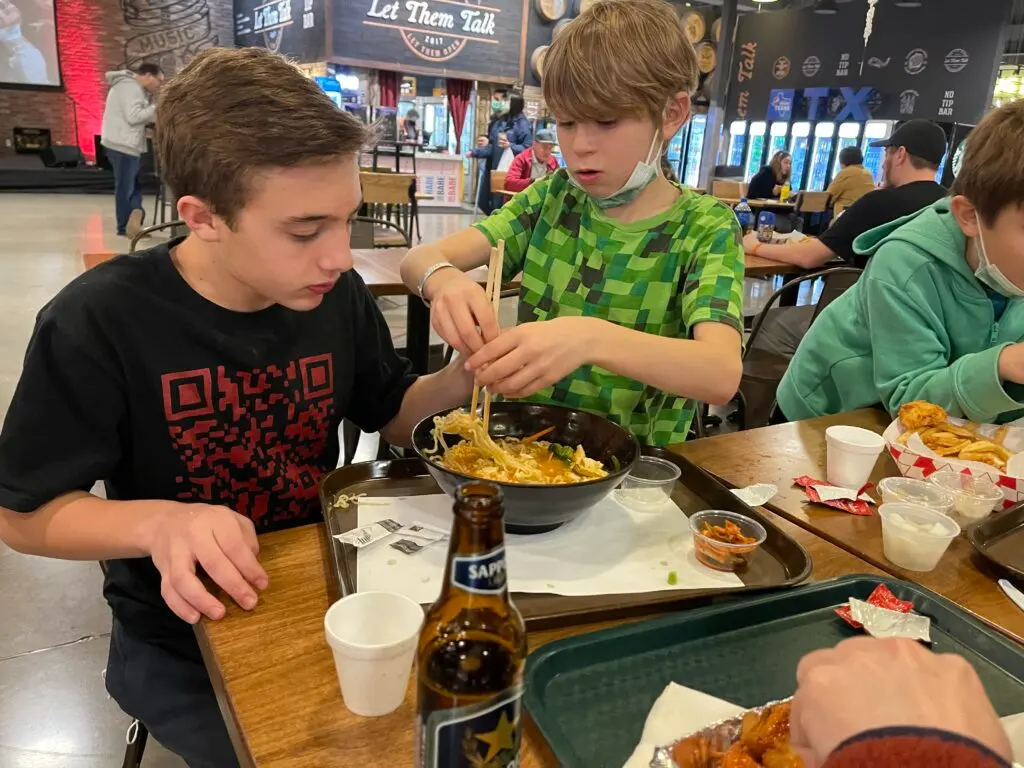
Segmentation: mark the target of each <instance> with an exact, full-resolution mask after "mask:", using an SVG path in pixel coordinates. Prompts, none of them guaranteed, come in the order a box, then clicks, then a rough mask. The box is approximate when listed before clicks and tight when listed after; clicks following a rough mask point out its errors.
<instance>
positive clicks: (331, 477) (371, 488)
mask: <svg viewBox="0 0 1024 768" xmlns="http://www.w3.org/2000/svg"><path fill="white" fill-rule="evenodd" d="M644 453H645V454H648V455H655V456H658V457H659V458H663V459H667V460H668V461H671V462H672V463H673V464H675V465H677V466H678V467H679V469H680V470H681V472H682V474H681V476H680V478H679V482H678V483H676V487H675V490H674V492H673V493H672V500H673V501H675V502H676V504H678V505H679V508H680V509H682V510H683V511H684V512H685V513H686V514H687V516H689V515H691V514H693V513H695V512H699V511H701V510H705V509H723V510H729V511H732V512H739V513H741V514H744V515H749V516H750V517H753V518H754V519H756V520H757V521H758V522H760V523H761V524H762V525H763V526H764V527H765V529H766V530H767V532H768V538H767V540H766V541H765V543H764V544H763V545H762V546H761V548H760V549H759V550H758V551H757V552H756V553H755V556H754V558H753V560H752V562H751V565H750V568H749V569H748V570H747V572H746V573H744V574H740V578H741V579H742V580H743V582H744V584H745V586H743V587H740V588H737V589H711V590H709V589H679V590H669V591H663V592H653V593H642V594H628V595H592V596H588V597H563V596H562V595H538V594H521V593H520V594H516V595H515V603H516V607H518V608H519V612H520V613H521V614H522V616H523V619H524V620H525V622H526V625H527V627H528V628H529V629H531V630H535V629H551V628H554V627H560V626H566V625H570V624H579V623H581V622H591V621H607V620H610V619H615V618H621V617H625V616H631V615H633V616H635V615H646V614H651V613H655V612H662V611H671V610H675V609H677V608H680V607H683V606H687V607H691V606H693V605H708V604H711V603H713V602H716V601H717V600H718V599H719V598H722V597H728V596H730V595H735V594H749V593H753V592H758V591H763V590H766V589H772V588H778V587H792V586H795V585H797V584H800V583H801V582H803V581H805V580H806V579H807V577H808V576H810V574H811V557H810V555H809V554H808V553H807V551H806V550H804V548H803V547H801V546H800V545H799V544H797V543H796V542H795V541H793V539H791V538H790V537H789V536H787V535H786V534H784V533H783V532H782V531H780V530H779V529H778V528H776V527H775V526H774V525H772V523H771V522H770V521H768V520H767V519H765V518H764V517H763V516H762V515H761V514H759V513H758V512H757V510H754V509H751V508H750V507H748V506H747V505H746V504H744V503H743V502H742V501H740V500H739V499H737V498H736V497H735V496H734V495H733V494H732V493H730V492H729V490H728V489H727V488H726V487H725V486H724V485H722V483H720V482H719V481H718V480H716V479H715V478H713V477H712V476H711V475H709V474H708V473H707V472H705V471H704V470H702V469H700V468H699V467H698V466H696V465H695V464H693V463H692V462H690V461H689V460H688V459H685V458H683V457H682V456H678V455H676V454H674V453H669V452H668V451H662V450H651V449H645V450H644ZM440 492H441V491H440V489H439V488H438V486H437V484H436V483H435V482H434V480H433V478H431V477H430V475H429V474H428V473H427V469H426V467H425V466H424V465H423V462H421V461H420V460H419V459H399V460H395V461H372V462H366V463H363V464H352V465H350V466H348V467H341V468H339V469H335V470H333V471H331V472H328V473H327V474H325V475H324V476H323V477H322V478H321V480H320V504H321V507H322V509H323V513H324V521H325V523H326V524H327V533H328V534H329V535H328V537H327V546H328V548H329V550H330V553H329V555H330V561H331V565H332V568H333V571H334V576H335V584H334V587H335V588H336V590H337V592H336V596H339V597H343V596H345V595H349V594H352V593H353V592H355V591H356V552H357V550H356V549H355V547H352V546H351V545H349V544H342V543H341V542H339V541H338V540H337V539H335V538H334V536H335V535H337V534H339V533H345V532H347V531H350V530H352V529H353V528H355V527H357V525H356V522H357V520H358V509H357V507H356V506H355V505H352V506H350V507H349V508H348V509H335V508H333V507H332V505H331V500H332V499H334V498H335V497H336V496H337V495H338V494H339V493H346V494H353V495H354V494H359V493H365V494H367V495H368V496H378V497H379V496H416V495H422V494H431V493H440Z"/></svg>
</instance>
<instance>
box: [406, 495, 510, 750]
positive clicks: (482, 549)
mask: <svg viewBox="0 0 1024 768" xmlns="http://www.w3.org/2000/svg"><path fill="white" fill-rule="evenodd" d="M416 661H417V665H416V668H417V705H416V712H417V718H418V720H417V730H416V732H417V750H416V751H417V765H419V766H420V768H470V767H472V768H509V767H511V768H514V767H515V766H518V765H519V744H520V738H521V735H522V723H521V720H520V698H521V696H522V691H523V664H524V662H525V661H526V631H525V629H524V628H523V619H522V617H521V616H520V615H519V611H518V610H516V607H515V606H514V605H513V604H512V602H511V601H510V600H509V597H508V579H507V575H506V573H505V528H504V510H503V508H502V495H501V489H500V488H498V487H497V486H496V485H492V484H490V483H484V482H471V483H466V484H464V485H461V486H459V488H458V490H457V491H456V493H455V521H454V523H453V525H452V536H451V545H450V547H449V549H448V564H447V566H446V567H445V573H444V583H443V584H442V586H441V595H440V597H438V599H437V602H436V603H434V605H433V606H431V608H430V610H428V611H427V616H426V620H425V621H424V624H423V630H422V631H421V633H420V641H419V647H418V651H417V659H416Z"/></svg>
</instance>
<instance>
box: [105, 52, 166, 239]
mask: <svg viewBox="0 0 1024 768" xmlns="http://www.w3.org/2000/svg"><path fill="white" fill-rule="evenodd" d="M106 78H107V82H108V83H109V84H110V91H108V92H107V105H106V107H105V108H104V110H103V135H102V139H101V143H102V144H103V147H104V149H106V152H107V157H108V158H110V164H111V166H113V169H114V199H115V201H116V209H117V234H119V235H124V236H126V237H135V235H137V234H138V233H139V231H140V230H141V229H142V219H143V216H144V215H145V211H143V209H142V190H140V189H139V165H140V162H141V160H140V158H141V156H142V153H143V152H145V151H146V126H147V125H148V124H149V123H152V122H153V121H154V120H155V119H156V104H155V103H154V100H153V97H154V95H155V94H156V92H157V91H159V90H160V86H161V85H162V84H163V82H164V73H163V71H161V69H160V67H158V66H157V65H156V64H140V65H139V67H138V68H137V69H136V70H135V71H134V72H132V71H131V70H127V69H125V70H119V71H115V72H107V75H106Z"/></svg>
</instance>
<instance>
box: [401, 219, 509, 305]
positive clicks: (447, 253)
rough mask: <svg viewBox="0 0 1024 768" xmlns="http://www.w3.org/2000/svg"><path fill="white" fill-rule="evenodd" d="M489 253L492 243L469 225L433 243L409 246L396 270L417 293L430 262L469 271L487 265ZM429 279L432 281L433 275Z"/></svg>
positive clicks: (410, 288) (430, 264)
mask: <svg viewBox="0 0 1024 768" xmlns="http://www.w3.org/2000/svg"><path fill="white" fill-rule="evenodd" d="M490 253H491V244H490V242H489V241H488V240H487V237H486V236H485V235H484V234H483V233H482V232H480V231H478V230H476V229H473V228H472V227H470V228H468V229H464V230H463V231H461V232H457V233H456V234H454V235H449V236H448V237H446V238H444V239H443V240H440V241H438V242H436V243H424V244H423V245H417V246H416V247H415V248H410V249H409V253H408V254H406V256H405V258H404V259H402V263H401V265H400V266H399V268H398V270H399V273H400V274H401V276H402V282H403V283H404V284H405V287H406V288H408V289H409V290H410V291H412V292H413V294H414V295H416V296H418V295H419V293H418V291H419V287H420V280H422V279H423V275H424V273H426V271H427V270H428V269H429V268H430V267H432V266H433V265H435V264H438V263H439V262H442V261H447V262H450V263H451V264H452V265H454V266H455V267H457V268H458V269H461V270H462V271H463V272H468V271H469V270H471V269H476V268H477V267H481V266H483V265H484V264H486V263H487V261H488V258H489V257H490ZM430 280H431V282H432V281H433V276H431V278H430Z"/></svg>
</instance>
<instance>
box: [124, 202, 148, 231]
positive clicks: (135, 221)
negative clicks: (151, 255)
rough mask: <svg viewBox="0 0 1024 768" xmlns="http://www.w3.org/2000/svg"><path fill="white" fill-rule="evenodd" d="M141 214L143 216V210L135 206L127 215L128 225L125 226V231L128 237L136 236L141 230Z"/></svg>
mask: <svg viewBox="0 0 1024 768" xmlns="http://www.w3.org/2000/svg"><path fill="white" fill-rule="evenodd" d="M143 216H145V211H143V210H142V209H141V208H136V209H135V210H134V211H132V212H131V214H130V215H129V216H128V226H127V227H125V232H127V233H128V237H138V234H139V232H141V231H142V217H143Z"/></svg>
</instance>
